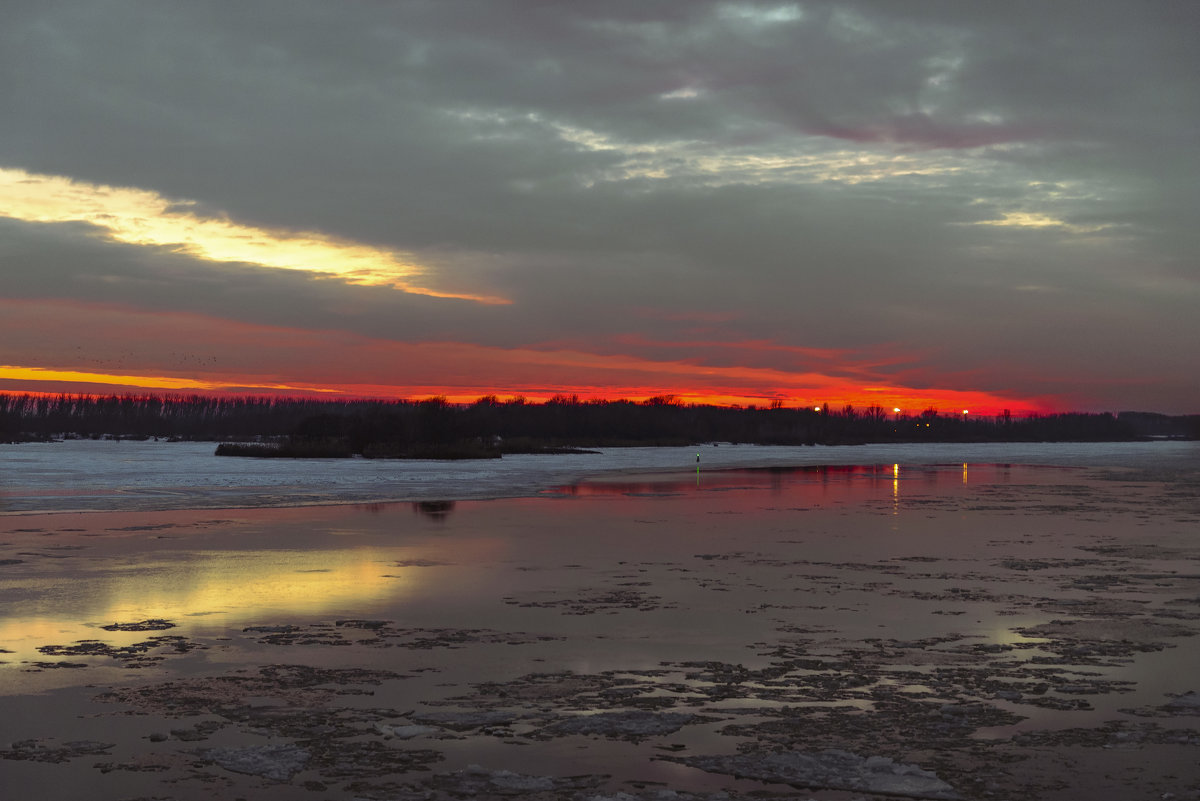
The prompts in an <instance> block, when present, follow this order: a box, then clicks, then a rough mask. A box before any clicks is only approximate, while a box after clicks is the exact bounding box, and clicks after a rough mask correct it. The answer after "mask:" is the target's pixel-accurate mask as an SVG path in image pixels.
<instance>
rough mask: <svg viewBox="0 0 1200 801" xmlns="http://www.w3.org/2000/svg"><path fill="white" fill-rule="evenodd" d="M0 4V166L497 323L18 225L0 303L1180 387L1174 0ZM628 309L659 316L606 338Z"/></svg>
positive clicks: (1011, 378)
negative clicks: (194, 216)
mask: <svg viewBox="0 0 1200 801" xmlns="http://www.w3.org/2000/svg"><path fill="white" fill-rule="evenodd" d="M5 13H6V19H5V24H4V25H3V26H0V74H2V75H3V76H4V78H3V79H2V80H0V102H2V103H3V107H4V108H5V109H8V110H9V112H10V113H7V114H6V123H5V132H4V135H3V136H2V137H0V167H10V168H20V169H25V170H28V171H30V172H35V173H44V174H51V175H63V176H69V177H71V178H74V179H77V180H80V181H86V182H91V183H96V184H107V185H116V186H135V187H140V188H143V189H149V190H153V191H156V192H158V193H161V194H163V195H166V196H168V197H172V198H178V199H180V200H186V201H195V202H196V203H197V204H198V205H197V206H196V207H195V208H196V209H198V210H199V211H201V212H209V213H211V214H214V215H228V216H229V217H230V218H231V219H233V220H235V221H237V222H239V223H242V224H246V225H259V226H267V227H277V228H286V229H289V230H314V231H320V232H323V233H326V234H329V235H333V236H339V237H345V238H349V239H352V240H355V241H359V242H364V243H369V244H372V245H376V246H380V247H384V248H392V249H395V250H397V251H401V252H404V253H408V254H412V255H413V257H414V258H415V259H417V260H418V261H420V262H421V263H422V264H425V265H428V266H430V268H431V269H432V270H433V275H434V278H433V279H432V281H433V283H434V284H435V285H436V286H437V288H440V289H444V290H449V291H458V292H471V293H479V294H495V295H501V296H503V297H506V298H508V299H510V300H512V301H513V306H510V307H483V306H480V305H478V304H471V303H469V302H465V301H446V300H435V299H430V298H418V297H414V296H409V295H404V294H402V293H398V292H396V291H394V290H388V289H384V288H377V287H376V288H368V287H354V286H347V285H345V284H343V283H340V282H338V281H335V280H330V279H318V278H312V277H307V276H304V275H302V274H281V273H280V272H279V271H271V270H266V269H263V268H254V267H251V266H246V265H213V264H205V263H200V262H196V261H195V260H194V259H190V258H188V257H186V256H183V255H181V254H178V253H171V252H168V251H167V250H164V249H158V250H151V249H146V248H139V247H135V246H122V245H116V244H112V243H101V242H98V241H96V240H95V237H94V236H92V235H90V234H89V233H88V231H89V230H90V229H86V230H85V229H81V228H79V227H77V226H76V227H72V226H63V225H56V226H53V227H46V226H44V225H43V226H41V227H42V229H43V230H41V231H40V232H39V231H34V230H33V229H34V228H38V227H39V226H38V225H36V224H30V225H32V228H21V230H20V231H18V230H17V229H16V228H12V227H11V226H10V227H9V228H8V229H7V231H8V235H10V236H12V237H13V240H12V242H13V243H14V244H10V246H9V248H8V249H7V250H6V251H5V253H6V255H5V256H4V259H5V265H4V270H5V271H6V272H7V273H8V274H6V275H5V276H4V277H3V279H2V280H3V281H4V285H3V289H4V291H6V292H15V293H27V294H37V293H44V294H53V293H60V294H61V295H70V296H79V297H87V296H88V295H87V293H88V292H93V293H96V292H98V293H100V296H102V297H109V296H119V297H120V299H121V300H122V302H126V303H131V304H145V305H146V306H150V307H155V308H171V309H183V308H186V309H187V310H192V311H197V312H201V313H207V314H220V315H227V316H229V317H231V318H235V319H241V320H247V319H257V320H259V321H271V322H272V323H274V324H279V325H304V326H309V327H329V328H331V329H334V328H336V329H339V330H351V331H356V332H359V333H364V334H367V335H371V336H381V337H391V338H396V339H405V340H416V339H422V338H424V339H437V338H455V339H460V340H463V341H474V342H485V343H490V344H498V345H528V344H538V343H546V342H555V341H564V340H571V341H574V342H576V343H580V342H588V343H590V345H589V347H590V348H591V349H592V350H594V351H595V352H602V353H617V352H622V351H625V350H627V349H628V346H627V345H626V344H622V343H623V340H621V339H620V337H619V335H621V334H626V333H629V332H630V331H631V330H635V329H636V331H638V332H641V333H643V334H645V335H646V336H647V337H648V338H651V339H655V338H677V337H678V336H680V335H682V334H686V333H688V331H687V326H686V325H685V324H683V323H679V322H673V321H672V319H671V318H670V315H669V312H670V311H671V310H676V311H680V310H689V311H694V312H696V313H701V314H717V313H725V316H724V317H722V318H721V319H720V322H714V323H713V324H711V325H710V326H709V329H708V330H707V331H705V332H704V333H705V334H706V335H709V336H712V337H721V338H725V339H734V340H736V339H741V338H747V339H765V340H772V341H776V342H780V343H785V344H790V345H798V346H799V345H803V346H811V347H838V346H844V347H851V348H859V347H867V346H870V345H872V344H875V345H878V346H880V347H885V346H886V347H888V348H893V347H898V348H906V349H908V350H909V352H911V353H914V354H922V357H921V358H924V359H925V362H924V363H923V364H922V365H919V366H918V367H917V368H914V369H917V370H918V371H920V370H924V371H926V372H927V373H928V374H929V376H930V379H929V380H930V381H934V380H936V379H935V374H936V373H937V372H938V370H941V369H944V370H949V371H952V372H954V373H956V374H964V373H966V372H970V371H972V370H975V371H978V372H979V375H978V376H977V380H978V382H979V385H984V384H986V385H988V386H996V387H1006V388H1019V385H1023V386H1026V387H1028V388H1029V391H1035V386H1036V391H1037V392H1051V391H1053V390H1052V388H1048V386H1049V385H1050V384H1052V383H1053V382H1045V381H1042V380H1041V379H1037V380H1034V379H1032V378H1030V377H1029V376H1028V375H1027V374H1026V373H1020V371H1018V370H1016V369H1015V368H1013V367H1009V366H1005V365H1007V364H1008V360H1009V358H1010V356H1012V354H1016V361H1017V362H1019V363H1022V364H1036V365H1037V366H1038V367H1039V368H1041V372H1040V373H1039V375H1043V374H1046V373H1049V374H1051V375H1054V374H1056V373H1059V374H1065V371H1064V370H1062V369H1061V368H1062V366H1063V365H1068V364H1069V365H1072V369H1073V370H1082V369H1085V368H1086V369H1087V370H1089V371H1095V374H1099V373H1102V372H1103V371H1104V370H1109V371H1116V372H1120V371H1122V370H1125V371H1128V372H1129V374H1130V375H1131V376H1135V377H1136V378H1137V380H1139V381H1142V380H1150V378H1152V375H1151V373H1152V370H1151V369H1150V368H1151V367H1153V369H1154V370H1158V371H1160V373H1159V374H1160V375H1166V374H1168V373H1172V372H1174V373H1177V374H1178V373H1182V372H1185V371H1186V370H1188V369H1189V368H1194V367H1195V362H1196V356H1195V348H1194V346H1192V347H1186V346H1185V347H1175V348H1170V349H1163V348H1161V347H1159V346H1160V344H1161V343H1160V342H1158V341H1157V340H1158V339H1159V335H1160V333H1161V328H1162V327H1163V326H1166V327H1167V328H1169V330H1170V337H1171V338H1172V339H1174V340H1175V341H1177V342H1186V341H1189V340H1190V341H1191V342H1195V341H1197V339H1200V336H1198V334H1200V332H1198V331H1197V328H1196V324H1195V323H1192V322H1189V317H1188V314H1187V309H1189V308H1192V307H1193V306H1194V304H1195V303H1196V301H1197V300H1200V298H1198V292H1200V289H1198V284H1197V275H1196V272H1195V270H1196V255H1197V250H1198V242H1197V234H1196V226H1195V225H1194V223H1193V216H1194V213H1193V212H1194V209H1195V208H1196V206H1197V202H1198V201H1200V197H1198V194H1200V192H1198V190H1197V185H1196V182H1195V180H1194V176H1195V174H1196V173H1197V172H1198V171H1200V163H1198V162H1200V158H1198V156H1197V151H1196V148H1195V137H1196V134H1197V130H1198V129H1200V107H1198V106H1200V93H1197V92H1196V91H1195V85H1196V80H1197V78H1200V60H1198V57H1197V49H1196V48H1195V47H1194V46H1193V43H1192V41H1191V39H1192V34H1193V32H1194V31H1195V30H1196V27H1197V23H1198V22H1200V14H1198V12H1197V11H1196V10H1195V8H1194V6H1193V5H1192V4H1186V3H1174V2H1141V1H1139V0H1127V1H1126V2H1096V1H1095V0H1087V1H1086V2H1084V0H1078V1H1077V0H1061V1H1059V2H1054V3H1024V2H1015V3H1005V4H983V3H960V2H949V1H948V0H947V1H945V2H933V1H932V0H930V2H920V1H919V0H914V1H913V2H891V1H890V0H877V1H876V2H868V1H866V0H846V1H845V2H833V1H832V0H830V1H829V2H799V3H787V2H743V3H716V2H713V3H710V2H699V0H689V1H688V2H678V3H644V2H606V3H535V2H496V1H495V0H486V1H485V0H479V2H467V1H465V0H443V1H442V2H398V3H373V4H368V3H361V4H330V3H316V2H292V1H291V0H289V1H288V2H253V3H241V4H228V3H217V2H176V3H162V2H110V3H91V2H75V3H68V2H63V3H32V2H29V3H14V4H10V6H9V7H7V10H6V12H5ZM993 223H1005V224H1004V225H994V224H993ZM14 249H16V251H20V253H21V260H19V261H18V260H14V259H13V257H12V255H11V254H12V253H13V252H16V251H15V250H14ZM14 265H15V266H14ZM27 265H37V267H36V269H34V268H32V267H29V266H27ZM97 271H103V272H105V274H107V275H109V276H110V280H108V281H105V282H99V281H97V280H96V278H95V276H96V275H97ZM118 287H119V289H118ZM91 297H96V296H95V295H92V296H91ZM647 308H648V309H658V310H661V312H662V313H661V315H659V316H657V317H656V316H654V315H649V316H648V315H639V314H637V313H635V310H636V309H647ZM714 319H715V318H714ZM1150 351H1153V353H1154V355H1153V356H1152V357H1147V356H1146V354H1147V353H1148V352H1150ZM1099 353H1103V354H1107V355H1106V356H1105V357H1103V358H1101V357H1100V356H1098V355H1097V354H1099ZM1026 356H1028V359H1027V360H1026V358H1025V357H1026ZM696 358H701V359H709V358H711V359H718V358H729V359H732V358H735V356H732V355H728V354H727V355H724V356H721V355H717V354H699V355H697V357H696ZM989 365H990V366H994V367H995V369H994V370H993V371H992V372H990V373H989V372H987V371H984V370H982V368H983V367H986V366H989ZM781 366H784V367H788V366H790V365H787V364H784V363H781ZM1019 373H1020V374H1019ZM1092 374H1093V373H1092V372H1089V375H1092ZM1097 380H1099V379H1097ZM1022 382H1023V384H1022ZM1167 383H1169V382H1165V381H1164V386H1166V385H1167ZM1192 386H1194V385H1192ZM1179 392H1180V390H1179V389H1178V387H1175V388H1174V389H1172V390H1171V393H1176V394H1178V393H1179ZM1174 397H1175V396H1174V395H1170V396H1168V395H1164V398H1163V401H1162V404H1176V405H1179V404H1181V403H1182V401H1181V400H1178V399H1175V400H1172V399H1171V398H1174Z"/></svg>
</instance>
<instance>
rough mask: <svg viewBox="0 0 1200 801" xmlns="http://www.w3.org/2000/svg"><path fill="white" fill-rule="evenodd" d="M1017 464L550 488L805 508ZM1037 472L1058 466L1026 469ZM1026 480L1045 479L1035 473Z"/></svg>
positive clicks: (958, 485) (641, 478) (839, 469)
mask: <svg viewBox="0 0 1200 801" xmlns="http://www.w3.org/2000/svg"><path fill="white" fill-rule="evenodd" d="M1012 469H1013V466H1012V465H1008V464H965V463H955V464H934V465H929V464H916V465H903V464H869V465H808V466H797V467H760V468H736V469H728V470H724V469H723V470H707V471H704V470H700V469H697V470H696V471H695V472H682V471H681V472H671V473H642V474H636V475H630V474H625V475H621V476H616V477H598V478H592V479H585V480H583V481H580V482H578V483H575V484H569V485H563V486H559V487H554V488H553V489H550V490H547V491H546V493H544V494H548V495H559V496H562V495H565V496H570V497H580V498H583V497H610V498H611V497H614V496H626V497H668V496H669V497H678V496H693V497H695V498H696V499H697V500H699V499H701V498H703V497H705V496H706V494H708V493H720V494H722V495H723V496H725V502H726V503H729V502H733V499H732V498H730V497H728V496H730V495H731V494H734V493H733V491H735V490H745V491H748V492H747V495H748V496H757V495H759V491H762V490H767V491H769V492H770V494H772V495H786V496H787V497H788V499H789V500H790V501H793V502H797V503H800V504H803V505H805V506H820V505H823V504H824V503H827V502H830V501H845V500H851V499H857V500H864V499H869V498H885V497H886V498H888V499H890V500H893V501H899V500H901V498H902V496H904V495H905V494H916V493H919V494H921V495H929V494H934V493H937V494H947V493H955V492H961V491H963V490H964V488H969V487H972V486H979V485H986V484H994V483H1009V482H1011V481H1012V478H1013V476H1012ZM1021 469H1022V470H1025V469H1028V470H1031V471H1037V472H1043V473H1044V472H1046V471H1051V470H1058V468H1024V467H1022V468H1021ZM1023 478H1027V480H1029V481H1031V483H1040V482H1039V481H1038V480H1037V479H1036V478H1035V476H1033V475H1031V476H1029V477H1023Z"/></svg>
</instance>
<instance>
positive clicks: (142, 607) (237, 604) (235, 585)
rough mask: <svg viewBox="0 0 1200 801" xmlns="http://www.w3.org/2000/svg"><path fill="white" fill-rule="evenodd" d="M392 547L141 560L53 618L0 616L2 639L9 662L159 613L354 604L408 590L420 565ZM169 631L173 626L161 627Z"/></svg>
mask: <svg viewBox="0 0 1200 801" xmlns="http://www.w3.org/2000/svg"><path fill="white" fill-rule="evenodd" d="M389 556H391V554H390V553H389V552H384V551H379V550H376V549H372V548H366V549H354V550H350V551H343V550H320V551H251V552H234V553H226V552H208V553H198V554H196V555H195V556H194V557H193V558H192V559H191V560H190V561H189V562H188V563H187V569H186V570H158V569H154V568H158V567H160V566H158V565H155V564H149V565H147V564H145V563H139V564H138V565H136V566H133V567H130V568H129V571H130V572H129V574H128V575H122V574H121V572H120V571H118V572H116V573H114V574H113V575H111V576H107V577H105V578H104V579H103V580H98V581H96V582H95V583H94V592H93V593H92V594H90V595H88V599H87V600H88V605H87V606H86V608H82V609H72V610H70V614H69V615H65V616H63V617H61V618H59V617H44V616H41V617H39V616H32V617H28V618H22V619H19V620H6V621H0V642H4V643H5V645H6V646H7V647H9V649H10V650H12V651H13V655H10V656H8V658H7V660H5V661H6V662H7V664H8V665H9V666H12V667H18V668H19V667H21V666H22V665H21V661H22V660H28V659H42V658H44V657H42V656H40V655H39V654H38V653H37V652H36V650H35V649H36V648H37V646H39V645H48V644H58V645H66V644H69V643H71V642H74V641H77V640H84V639H97V640H103V641H106V642H117V643H121V642H124V641H127V640H144V639H146V638H147V637H149V636H152V635H154V634H161V633H164V632H150V633H149V634H146V633H134V634H123V633H114V632H108V631H104V630H100V629H98V628H97V627H99V626H103V625H107V624H110V623H118V622H132V621H137V620H147V619H156V618H157V619H165V620H170V621H172V622H175V623H178V624H184V623H186V624H187V626H188V627H189V628H200V629H204V628H223V627H225V626H229V625H235V626H242V625H245V624H247V623H256V622H257V623H271V624H273V623H277V622H279V618H280V616H281V615H299V616H315V615H321V614H325V613H331V612H337V611H339V610H345V609H352V608H356V607H358V606H360V605H363V604H369V603H371V602H373V601H378V600H380V599H394V598H396V597H397V596H399V595H403V594H406V593H409V592H412V591H413V589H414V588H415V587H416V586H417V584H418V582H419V580H420V579H421V577H422V574H421V573H420V571H417V570H413V569H405V568H400V567H394V566H388V562H389V558H388V557H389ZM165 633H168V634H170V633H174V632H165Z"/></svg>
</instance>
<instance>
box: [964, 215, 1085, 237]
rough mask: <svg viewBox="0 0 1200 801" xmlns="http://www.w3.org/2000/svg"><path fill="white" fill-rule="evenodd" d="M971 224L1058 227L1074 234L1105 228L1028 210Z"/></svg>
mask: <svg viewBox="0 0 1200 801" xmlns="http://www.w3.org/2000/svg"><path fill="white" fill-rule="evenodd" d="M971 224H972V225H992V226H996V227H1000V228H1058V229H1061V230H1064V231H1070V232H1071V233H1073V234H1090V233H1095V232H1096V231H1100V230H1103V229H1104V226H1103V225H1073V224H1071V223H1068V222H1066V221H1065V220H1060V219H1058V218H1057V217H1051V216H1050V215H1048V214H1038V213H1035V212H1028V211H1006V212H1004V216H1003V217H1002V218H1001V219H999V220H979V221H977V222H974V223H971Z"/></svg>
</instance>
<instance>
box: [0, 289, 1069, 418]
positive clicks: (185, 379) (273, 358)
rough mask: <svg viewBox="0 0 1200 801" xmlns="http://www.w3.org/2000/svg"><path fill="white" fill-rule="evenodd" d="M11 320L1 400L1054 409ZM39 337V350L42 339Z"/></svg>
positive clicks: (878, 381) (616, 356)
mask: <svg viewBox="0 0 1200 801" xmlns="http://www.w3.org/2000/svg"><path fill="white" fill-rule="evenodd" d="M0 310H2V311H3V320H2V321H0V336H4V337H5V339H6V341H7V342H9V343H10V345H9V347H8V348H7V350H6V357H5V359H4V361H5V362H6V363H5V364H2V365H0V388H3V389H6V390H8V391H51V392H53V391H70V392H79V391H87V392H95V393H103V392H128V391H159V392H218V393H247V392H249V393H268V392H269V393H287V394H320V395H325V396H341V397H382V398H419V397H428V396H433V395H441V396H445V397H446V398H447V399H449V400H451V401H454V402H469V401H472V400H475V399H477V398H479V397H481V396H484V395H498V396H501V397H512V396H518V395H519V396H524V397H526V398H527V399H529V400H531V401H540V400H545V399H548V398H550V397H552V396H554V395H576V396H578V397H580V398H581V399H618V398H625V399H630V400H641V399H645V398H649V397H655V396H663V395H670V396H674V397H675V398H676V399H677V400H678V401H679V402H681V403H697V404H714V405H751V404H757V405H765V404H768V403H771V402H777V403H782V404H783V405H785V406H789V407H794V406H814V405H826V404H828V405H830V406H831V407H833V408H835V409H837V408H841V407H842V406H843V405H846V404H851V405H854V406H856V407H859V408H864V407H867V406H872V405H878V406H882V407H884V408H886V409H888V410H889V411H890V410H891V409H893V408H895V407H900V408H901V409H903V410H904V411H905V412H910V413H911V412H919V411H921V410H923V409H926V408H929V407H935V408H938V409H939V410H941V411H942V412H943V413H954V414H958V413H961V410H963V409H967V410H970V412H971V413H972V414H984V415H991V414H997V413H999V411H1000V410H1001V409H1005V408H1008V409H1012V410H1013V411H1018V412H1019V411H1029V410H1046V409H1048V408H1050V404H1047V403H1046V402H1045V401H1043V400H1041V399H1036V398H1022V397H1016V396H1011V395H1005V394H1001V393H992V392H986V391H981V390H975V389H972V388H969V387H968V388H959V387H936V386H909V385H905V384H903V383H899V382H896V381H892V380H889V379H888V377H887V375H886V373H884V372H881V370H880V368H879V365H880V363H881V362H886V361H887V360H886V359H880V358H878V357H875V358H872V357H871V355H870V354H864V353H850V352H843V351H837V350H830V349H809V348H799V347H788V346H782V345H778V344H776V343H770V342H734V343H719V342H713V343H708V345H706V347H704V348H695V347H694V345H695V344H696V343H649V342H645V341H639V340H637V339H635V338H629V339H627V340H624V341H621V342H618V343H613V344H614V346H615V347H617V348H618V349H619V350H620V351H621V352H617V353H595V352H588V351H586V350H583V349H581V348H579V347H574V348H566V347H555V348H545V347H513V348H500V347H493V346H488V345H481V344H476V343H467V342H398V341H393V340H387V339H378V338H370V337H365V336H362V335H357V334H351V333H346V332H338V331H315V330H304V329H296V328H282V327H274V326H266V325H257V324H250V323H238V322H231V321H228V320H222V319H218V318H212V317H206V316H203V315H197V314H179V313H165V312H147V311H138V310H130V309H119V308H114V307H111V306H94V305H84V304H78V303H71V304H64V303H48V302H33V301H24V302H21V301H2V302H0ZM35 330H36V331H38V332H39V333H38V335H37V336H36V337H31V336H29V335H28V332H29V331H35ZM79 330H87V331H88V332H89V334H90V336H89V342H90V344H89V347H88V348H87V349H83V348H81V347H80V346H78V345H76V344H75V342H76V341H77V340H76V338H75V337H74V336H73V335H70V334H68V333H65V332H68V331H79ZM55 332H63V333H60V334H56V333H55ZM663 344H666V345H669V346H671V347H669V348H667V350H670V351H674V350H676V349H677V348H678V349H679V350H680V351H690V352H692V353H695V352H708V353H711V352H713V351H714V350H719V351H721V352H722V354H724V356H725V357H728V355H729V354H732V355H733V358H721V359H719V360H718V359H713V360H710V361H701V360H697V359H685V358H678V357H675V358H672V357H670V356H668V355H666V353H665V352H662V351H661V350H660V348H659V347H658V346H661V345H663ZM639 350H642V351H645V352H644V353H639V352H638V351H639ZM780 353H782V354H784V355H785V356H786V357H787V359H788V360H789V362H790V363H794V364H795V365H796V367H795V368H794V369H785V368H781V367H777V366H768V364H769V363H770V359H767V358H765V357H766V356H772V355H774V356H778V355H779V354H780ZM739 357H740V358H739ZM739 361H742V362H744V363H745V364H738V363H737V362H739ZM801 365H803V366H801Z"/></svg>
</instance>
